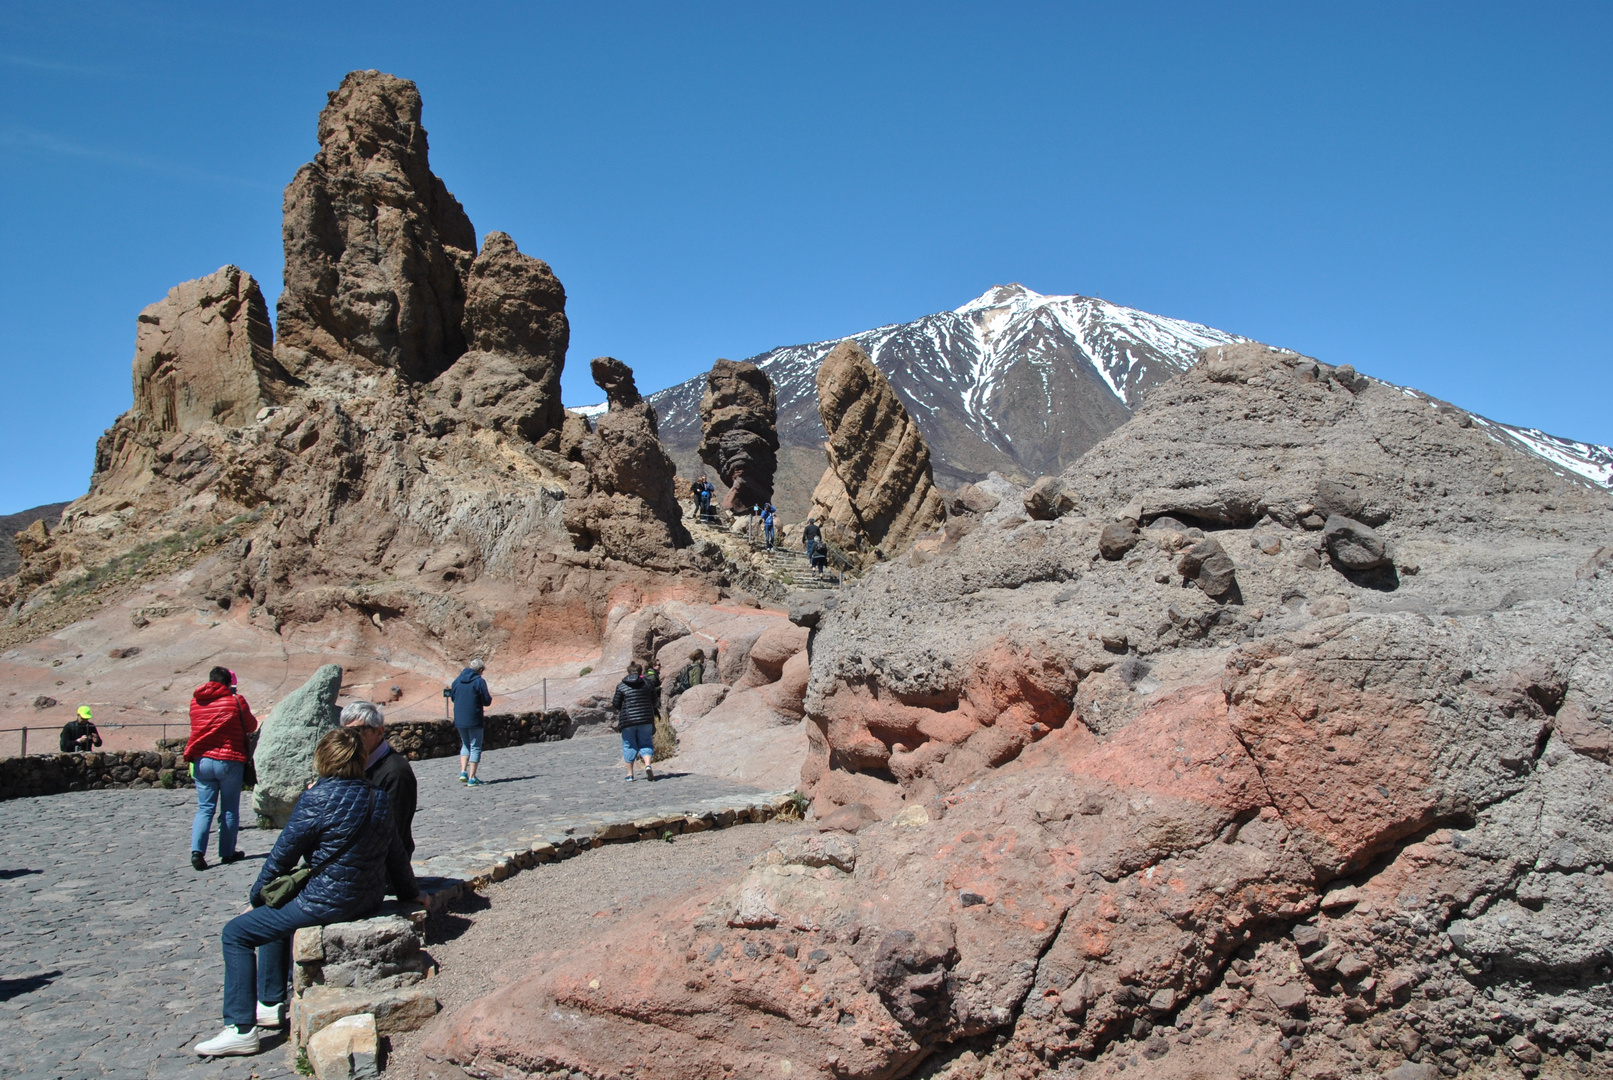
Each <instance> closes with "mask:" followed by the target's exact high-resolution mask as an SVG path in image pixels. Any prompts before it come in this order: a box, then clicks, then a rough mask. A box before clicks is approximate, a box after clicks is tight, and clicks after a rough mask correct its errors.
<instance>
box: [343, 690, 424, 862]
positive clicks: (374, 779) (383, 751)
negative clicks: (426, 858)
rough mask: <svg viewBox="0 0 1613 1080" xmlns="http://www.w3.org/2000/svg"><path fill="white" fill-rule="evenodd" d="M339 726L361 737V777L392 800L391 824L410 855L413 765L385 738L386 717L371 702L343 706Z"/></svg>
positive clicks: (415, 790)
mask: <svg viewBox="0 0 1613 1080" xmlns="http://www.w3.org/2000/svg"><path fill="white" fill-rule="evenodd" d="M342 726H343V727H345V728H352V729H353V730H354V731H356V732H358V737H359V738H360V739H362V740H364V779H366V780H368V781H369V782H370V783H372V784H374V785H375V786H376V787H378V788H380V789H381V790H382V791H384V792H386V794H387V798H389V799H390V800H391V801H392V824H393V825H394V826H396V827H397V830H398V839H399V840H401V841H403V850H404V851H405V852H406V853H408V854H410V855H413V854H414V812H415V808H416V806H417V805H418V804H419V801H420V794H419V793H420V786H419V784H417V783H416V782H415V778H414V767H413V766H412V765H410V764H409V759H408V758H406V757H404V756H403V755H402V754H400V753H398V752H397V751H396V750H394V749H392V744H391V743H389V742H387V741H386V717H384V716H382V715H381V710H380V709H378V708H376V706H375V705H374V704H373V703H371V702H368V701H355V702H353V704H351V705H349V706H348V707H347V708H345V709H343V710H342ZM393 884H394V885H401V884H403V883H402V882H393Z"/></svg>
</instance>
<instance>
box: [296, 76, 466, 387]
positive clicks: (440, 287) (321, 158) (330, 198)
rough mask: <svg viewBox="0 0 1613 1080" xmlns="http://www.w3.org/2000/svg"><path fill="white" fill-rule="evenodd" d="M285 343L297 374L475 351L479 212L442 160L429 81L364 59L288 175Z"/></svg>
mask: <svg viewBox="0 0 1613 1080" xmlns="http://www.w3.org/2000/svg"><path fill="white" fill-rule="evenodd" d="M282 238H283V240H284V243H285V250H286V269H285V290H284V291H283V292H282V293H281V294H280V301H279V305H278V309H279V310H278V315H279V319H278V336H279V345H278V352H279V356H280V360H281V363H283V364H284V365H285V366H286V368H287V369H288V370H290V371H291V373H292V374H294V375H297V376H298V377H301V378H305V379H307V378H310V377H315V378H317V377H318V376H320V375H321V374H326V373H331V370H332V369H335V370H336V371H339V370H340V369H341V368H343V367H358V368H360V369H387V368H390V369H393V370H396V371H397V372H398V373H399V374H401V375H403V376H404V377H405V378H408V379H410V380H412V381H415V382H426V381H429V380H431V379H434V378H436V377H437V376H438V375H440V374H442V373H443V372H444V371H446V370H447V369H448V367H449V365H451V364H452V363H453V362H454V361H455V360H456V359H458V358H459V356H460V354H462V353H463V352H464V351H465V348H466V341H465V333H464V331H463V329H462V325H461V324H462V320H463V317H464V311H465V284H464V278H465V275H466V273H467V272H468V269H469V267H470V264H471V262H472V259H473V258H474V256H475V252H476V231H475V229H474V228H472V226H471V223H470V218H468V217H467V216H466V215H465V211H464V208H463V207H461V206H460V205H459V200H457V199H455V198H454V197H453V195H451V194H450V193H449V191H448V189H447V187H445V186H444V185H443V182H442V181H441V180H440V179H438V178H437V177H436V176H435V175H433V174H432V172H431V167H430V163H429V161H428V160H427V151H426V129H425V128H424V127H422V126H421V124H420V92H419V91H418V90H417V89H416V88H415V84H414V83H412V82H410V81H409V80H407V79H399V78H397V77H395V76H392V75H385V74H382V73H381V72H379V71H354V72H351V73H349V74H348V76H347V77H346V78H345V79H343V80H342V85H341V86H340V87H339V88H338V89H337V90H335V91H333V92H332V93H331V95H330V101H329V104H327V105H326V106H325V108H324V109H323V110H321V112H320V114H319V152H318V153H317V154H315V155H314V160H313V161H312V162H310V163H309V164H307V165H304V166H303V167H302V168H301V169H299V170H298V171H297V175H296V176H295V177H293V178H292V181H291V183H290V184H289V185H288V186H287V187H286V194H285V221H284V224H283V226H282Z"/></svg>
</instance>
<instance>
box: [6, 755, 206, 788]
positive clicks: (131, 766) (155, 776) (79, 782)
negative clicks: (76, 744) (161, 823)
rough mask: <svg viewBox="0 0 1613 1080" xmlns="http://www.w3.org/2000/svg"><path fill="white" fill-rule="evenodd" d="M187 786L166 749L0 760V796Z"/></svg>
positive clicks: (179, 761) (180, 764)
mask: <svg viewBox="0 0 1613 1080" xmlns="http://www.w3.org/2000/svg"><path fill="white" fill-rule="evenodd" d="M192 786H194V785H193V784H192V783H191V779H190V773H189V771H188V770H187V769H186V767H185V761H184V759H183V758H181V757H180V756H179V755H178V754H175V753H174V752H173V751H171V750H117V751H100V750H96V751H92V752H90V753H84V754H38V755H30V756H28V757H12V758H5V759H3V760H0V799H21V798H26V797H28V796H33V795H59V794H61V793H62V792H64V791H99V790H101V789H103V788H151V787H192Z"/></svg>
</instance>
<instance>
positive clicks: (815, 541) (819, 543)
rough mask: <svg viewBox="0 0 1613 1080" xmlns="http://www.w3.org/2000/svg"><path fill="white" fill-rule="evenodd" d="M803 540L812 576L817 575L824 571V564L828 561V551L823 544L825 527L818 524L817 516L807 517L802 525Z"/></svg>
mask: <svg viewBox="0 0 1613 1080" xmlns="http://www.w3.org/2000/svg"><path fill="white" fill-rule="evenodd" d="M801 542H802V543H803V544H804V545H806V553H807V562H808V563H810V564H811V565H812V576H813V577H817V576H819V575H820V574H822V573H823V565H824V563H825V562H827V561H828V558H827V556H828V551H827V549H825V548H824V546H823V529H822V528H820V527H819V526H818V519H817V518H807V520H806V524H805V525H803V526H801Z"/></svg>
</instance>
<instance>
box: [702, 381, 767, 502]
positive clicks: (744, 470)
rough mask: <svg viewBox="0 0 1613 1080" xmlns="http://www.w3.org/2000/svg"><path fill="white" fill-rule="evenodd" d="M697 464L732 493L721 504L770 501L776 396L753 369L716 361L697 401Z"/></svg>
mask: <svg viewBox="0 0 1613 1080" xmlns="http://www.w3.org/2000/svg"><path fill="white" fill-rule="evenodd" d="M700 425H701V433H702V434H701V439H700V460H701V461H704V462H705V463H706V464H707V465H710V466H711V467H712V468H713V469H716V470H717V474H718V475H719V476H721V477H722V481H723V483H725V484H727V485H728V486H729V488H730V489H731V490H730V491H729V492H728V497H727V498H726V499H725V500H723V505H724V506H726V507H727V508H728V509H730V510H743V509H748V508H749V507H752V506H760V505H761V504H762V503H766V502H771V501H772V499H773V473H774V472H775V471H776V470H777V469H778V395H777V394H776V393H775V392H774V390H773V380H772V379H770V378H768V377H767V372H765V371H763V370H762V369H761V368H759V367H757V366H756V365H755V364H752V363H747V362H740V363H737V364H736V363H735V362H734V361H732V360H718V361H717V362H716V363H715V364H713V365H712V367H711V372H710V373H709V374H708V375H707V376H706V392H705V394H704V395H703V396H702V397H701V399H700Z"/></svg>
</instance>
